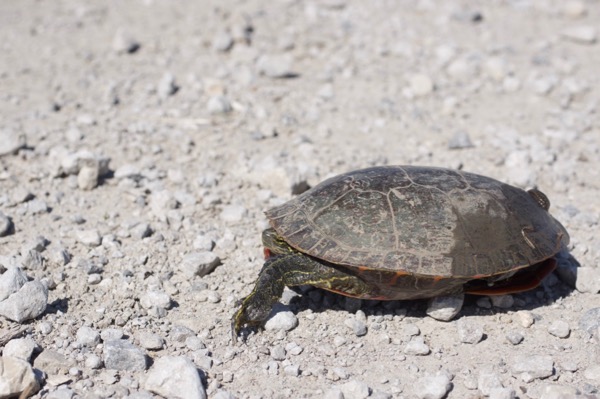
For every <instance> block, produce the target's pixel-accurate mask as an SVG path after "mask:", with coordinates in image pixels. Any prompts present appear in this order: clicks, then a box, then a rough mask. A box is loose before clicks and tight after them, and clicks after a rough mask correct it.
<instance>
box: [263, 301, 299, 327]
mask: <svg viewBox="0 0 600 399" xmlns="http://www.w3.org/2000/svg"><path fill="white" fill-rule="evenodd" d="M288 309H289V308H288V307H287V306H285V305H280V304H276V305H275V306H274V307H273V310H272V311H271V315H272V316H271V317H270V318H269V319H268V320H267V322H266V323H265V330H267V331H290V330H293V329H294V328H296V327H297V326H298V318H297V317H296V315H295V314H294V313H293V312H292V311H290V310H288Z"/></svg>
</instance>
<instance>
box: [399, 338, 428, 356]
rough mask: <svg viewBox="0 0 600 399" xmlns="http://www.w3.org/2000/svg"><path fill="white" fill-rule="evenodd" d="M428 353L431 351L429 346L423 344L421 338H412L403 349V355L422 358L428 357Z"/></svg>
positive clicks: (423, 341)
mask: <svg viewBox="0 0 600 399" xmlns="http://www.w3.org/2000/svg"><path fill="white" fill-rule="evenodd" d="M429 352H431V351H430V350H429V346H427V344H425V340H424V339H423V337H413V338H412V339H411V340H410V341H409V342H408V344H406V346H405V347H404V353H406V354H407V355H416V356H423V355H428V354H429Z"/></svg>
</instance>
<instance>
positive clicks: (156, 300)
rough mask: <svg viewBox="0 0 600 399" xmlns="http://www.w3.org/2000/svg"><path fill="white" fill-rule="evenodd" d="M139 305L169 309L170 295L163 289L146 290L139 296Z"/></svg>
mask: <svg viewBox="0 0 600 399" xmlns="http://www.w3.org/2000/svg"><path fill="white" fill-rule="evenodd" d="M140 305H142V307H143V308H144V309H152V308H160V309H169V308H170V307H171V297H170V296H169V294H167V293H166V292H163V291H146V292H145V293H144V294H143V295H142V296H141V297H140Z"/></svg>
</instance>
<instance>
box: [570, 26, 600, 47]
mask: <svg viewBox="0 0 600 399" xmlns="http://www.w3.org/2000/svg"><path fill="white" fill-rule="evenodd" d="M561 36H562V37H563V38H565V39H567V40H570V41H572V42H574V43H579V44H594V43H596V41H597V40H598V33H597V31H596V28H595V27H593V26H587V25H582V26H574V27H572V28H568V29H565V30H563V31H562V32H561Z"/></svg>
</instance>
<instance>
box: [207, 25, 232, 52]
mask: <svg viewBox="0 0 600 399" xmlns="http://www.w3.org/2000/svg"><path fill="white" fill-rule="evenodd" d="M233 43H234V42H233V37H232V36H231V34H230V33H229V32H228V31H226V30H221V31H219V32H217V34H216V35H215V36H214V37H213V40H212V48H213V50H215V51H221V52H226V51H229V50H231V48H232V47H233Z"/></svg>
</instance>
